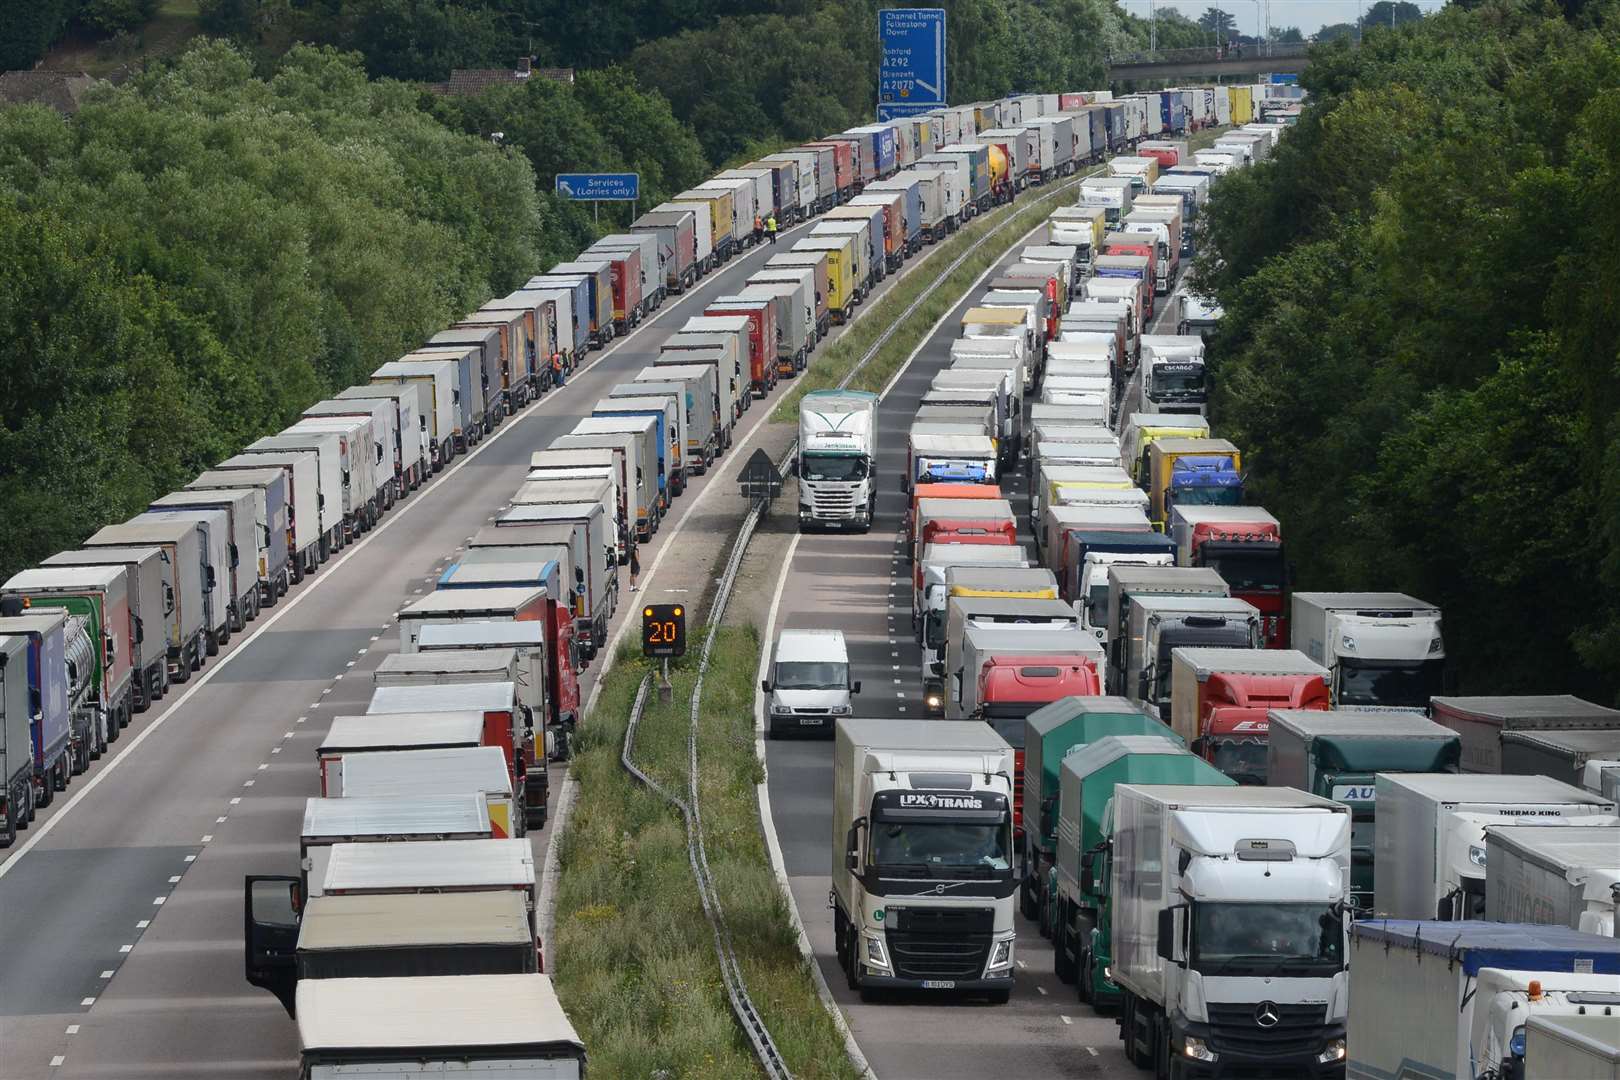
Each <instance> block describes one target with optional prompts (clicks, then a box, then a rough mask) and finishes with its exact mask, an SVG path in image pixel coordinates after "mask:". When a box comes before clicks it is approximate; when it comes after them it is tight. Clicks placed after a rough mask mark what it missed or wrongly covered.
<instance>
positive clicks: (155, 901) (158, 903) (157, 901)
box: [152, 896, 168, 907]
mask: <svg viewBox="0 0 1620 1080" xmlns="http://www.w3.org/2000/svg"><path fill="white" fill-rule="evenodd" d="M167 899H168V897H167V896H154V897H152V906H153V907H162V906H163V901H165V900H167Z"/></svg>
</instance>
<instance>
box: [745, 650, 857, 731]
mask: <svg viewBox="0 0 1620 1080" xmlns="http://www.w3.org/2000/svg"><path fill="white" fill-rule="evenodd" d="M759 686H760V689H761V690H763V691H765V695H766V705H765V736H766V738H772V739H774V738H775V737H776V735H777V733H778V732H779V731H781V732H786V731H813V732H815V733H816V734H818V735H825V736H826V737H827V738H829V739H830V738H832V736H833V726H834V724H835V723H836V721H835V720H834V717H839V716H848V715H850V713H851V712H852V711H853V710H852V708H851V705H850V698H851V696H852V695H855V694H858V693H860V692H861V684H860V683H858V682H855V683H852V682H850V681H849V650H848V649H847V648H845V646H844V635H843V633H842V632H841V631H838V630H783V631H782V632H781V633H780V634H779V635H777V638H776V659H775V661H774V662H773V663H772V664H771V677H770V678H769V679H766V680H765V681H764V682H762V683H760V684H759Z"/></svg>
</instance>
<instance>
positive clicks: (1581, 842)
mask: <svg viewBox="0 0 1620 1080" xmlns="http://www.w3.org/2000/svg"><path fill="white" fill-rule="evenodd" d="M1617 904H1620V822H1616V823H1614V824H1609V825H1558V826H1553V827H1551V828H1547V827H1544V826H1540V825H1495V826H1492V827H1491V828H1489V829H1486V830H1485V917H1486V918H1487V919H1489V920H1490V921H1491V922H1515V923H1538V924H1543V925H1549V926H1567V927H1569V928H1570V929H1571V930H1579V931H1581V932H1582V933H1586V934H1596V935H1598V936H1599V937H1607V938H1612V937H1614V936H1615V922H1614V914H1615V908H1616V906H1617ZM1616 1004H1617V1005H1620V1000H1617V1001H1616ZM1617 1030H1620V1028H1617Z"/></svg>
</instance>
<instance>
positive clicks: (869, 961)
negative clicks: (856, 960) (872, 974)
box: [861, 930, 889, 971]
mask: <svg viewBox="0 0 1620 1080" xmlns="http://www.w3.org/2000/svg"><path fill="white" fill-rule="evenodd" d="M861 937H862V938H864V939H865V941H866V958H865V959H864V960H863V961H862V963H864V964H865V965H866V966H867V967H871V968H883V969H884V970H885V971H887V970H888V968H889V954H888V950H886V949H884V947H883V938H882V936H881V934H875V933H873V932H872V931H870V930H868V931H865V932H863V933H862V934H861Z"/></svg>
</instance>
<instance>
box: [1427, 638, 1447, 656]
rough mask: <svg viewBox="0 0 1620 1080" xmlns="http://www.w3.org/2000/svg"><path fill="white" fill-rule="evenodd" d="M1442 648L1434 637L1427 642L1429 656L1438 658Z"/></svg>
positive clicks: (1438, 640)
mask: <svg viewBox="0 0 1620 1080" xmlns="http://www.w3.org/2000/svg"><path fill="white" fill-rule="evenodd" d="M1444 648H1445V646H1444V645H1443V644H1441V642H1440V639H1439V638H1438V637H1436V638H1434V639H1432V640H1431V641H1430V642H1429V655H1430V656H1439V655H1440V653H1441V651H1442V650H1444Z"/></svg>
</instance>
